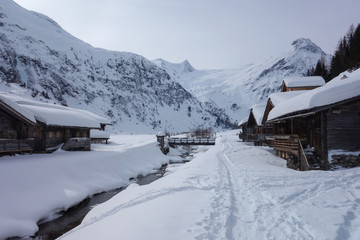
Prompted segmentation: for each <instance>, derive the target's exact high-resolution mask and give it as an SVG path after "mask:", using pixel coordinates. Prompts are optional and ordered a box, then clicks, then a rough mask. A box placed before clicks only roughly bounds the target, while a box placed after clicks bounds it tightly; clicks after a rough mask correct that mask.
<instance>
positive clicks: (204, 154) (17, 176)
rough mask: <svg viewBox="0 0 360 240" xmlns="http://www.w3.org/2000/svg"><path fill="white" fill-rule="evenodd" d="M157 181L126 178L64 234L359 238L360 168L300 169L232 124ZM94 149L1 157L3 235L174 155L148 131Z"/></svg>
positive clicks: (23, 231) (22, 230)
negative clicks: (114, 192)
mask: <svg viewBox="0 0 360 240" xmlns="http://www.w3.org/2000/svg"><path fill="white" fill-rule="evenodd" d="M217 137H218V138H217V142H216V145H215V146H211V147H199V148H198V153H197V154H196V155H195V156H194V157H195V158H194V159H193V160H192V161H191V162H189V163H187V164H185V165H178V164H175V165H170V167H169V168H168V171H169V172H168V173H167V174H166V175H165V176H164V177H163V178H161V179H159V180H157V181H155V182H153V183H151V184H149V185H144V186H138V185H137V184H134V183H133V184H131V185H130V186H129V187H128V188H127V189H126V190H124V191H122V192H120V193H119V194H117V195H116V196H115V197H113V198H112V199H110V200H109V201H107V202H105V203H103V204H100V205H98V206H96V207H95V208H94V209H92V210H91V211H90V213H89V214H88V215H87V216H86V217H85V219H84V220H83V222H82V224H81V225H80V226H78V227H77V228H75V229H73V230H72V231H70V232H69V233H67V234H65V235H63V236H62V237H60V238H61V239H358V238H359V236H360V215H359V213H360V181H359V180H360V168H353V169H342V170H337V171H326V172H325V171H308V172H298V171H294V170H292V169H287V168H286V167H285V161H284V160H282V159H280V158H278V157H276V156H274V155H273V153H272V150H271V148H268V147H254V146H252V144H250V143H243V142H241V141H240V140H239V139H238V137H237V136H236V132H235V131H230V132H227V133H222V134H218V135H217ZM111 140H112V142H111V144H109V145H94V146H93V151H91V152H63V151H58V152H56V153H53V154H34V155H24V156H17V157H2V158H0V160H1V161H0V192H1V194H0V239H2V238H6V237H7V236H12V235H23V236H26V235H31V234H32V233H34V231H36V230H37V226H36V222H37V221H38V220H39V219H41V218H43V217H44V216H48V215H51V213H53V212H54V211H55V210H59V209H64V208H65V209H66V208H68V207H69V206H70V205H73V204H74V203H76V202H78V201H80V200H81V199H83V198H84V197H86V196H88V195H91V194H94V193H95V192H99V191H104V190H109V189H113V188H116V187H119V185H120V186H121V185H127V184H129V178H130V177H134V176H136V175H138V174H139V173H141V174H146V173H149V172H151V171H152V170H153V169H154V168H158V167H159V166H160V165H161V164H162V163H165V162H168V161H169V160H173V159H174V158H176V153H175V154H174V153H173V154H170V156H164V155H162V154H161V152H160V150H159V149H158V147H157V146H156V143H155V138H154V136H145V135H141V136H140V135H137V136H136V135H133V136H130V135H128V136H112V138H111Z"/></svg>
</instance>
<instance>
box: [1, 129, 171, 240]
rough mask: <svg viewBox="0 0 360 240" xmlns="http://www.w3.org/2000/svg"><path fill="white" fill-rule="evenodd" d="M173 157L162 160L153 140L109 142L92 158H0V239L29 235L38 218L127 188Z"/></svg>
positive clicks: (124, 137) (121, 138)
mask: <svg viewBox="0 0 360 240" xmlns="http://www.w3.org/2000/svg"><path fill="white" fill-rule="evenodd" d="M170 158H172V159H174V158H176V156H165V155H163V154H162V153H161V151H160V149H159V147H157V146H156V137H155V135H122V136H121V135H117V136H111V138H110V141H109V144H108V145H105V144H93V145H92V151H91V152H65V151H61V150H59V151H57V152H55V153H52V154H33V155H28V154H27V155H19V156H15V157H11V156H4V157H1V158H0V239H4V238H6V237H9V236H28V235H32V234H34V233H35V232H36V231H37V230H38V227H37V225H36V223H37V222H38V221H39V220H40V219H42V218H46V217H48V218H52V217H55V216H56V214H55V215H54V213H55V212H56V211H60V210H63V209H67V208H69V207H70V206H72V205H74V204H76V203H78V202H79V201H81V200H82V199H84V198H86V197H87V196H89V195H92V194H95V193H98V192H101V191H105V190H111V189H115V188H118V187H121V186H126V185H128V184H129V183H130V181H129V178H131V177H136V176H137V175H138V174H143V175H145V174H147V173H150V172H153V169H154V168H159V167H160V166H161V165H162V164H163V163H166V162H168V161H169V159H170Z"/></svg>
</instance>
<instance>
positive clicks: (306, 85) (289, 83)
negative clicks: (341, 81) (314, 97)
mask: <svg viewBox="0 0 360 240" xmlns="http://www.w3.org/2000/svg"><path fill="white" fill-rule="evenodd" d="M324 84H325V80H324V79H323V78H322V77H319V76H311V77H289V78H285V79H284V80H283V82H282V84H281V92H289V91H300V90H312V89H314V88H317V87H321V86H323V85H324Z"/></svg>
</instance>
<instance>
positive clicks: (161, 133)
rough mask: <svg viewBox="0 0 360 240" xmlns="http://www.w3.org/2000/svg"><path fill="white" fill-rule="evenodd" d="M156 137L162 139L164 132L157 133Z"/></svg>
mask: <svg viewBox="0 0 360 240" xmlns="http://www.w3.org/2000/svg"><path fill="white" fill-rule="evenodd" d="M156 136H159V137H164V136H165V132H164V131H160V132H158V134H157V135H156Z"/></svg>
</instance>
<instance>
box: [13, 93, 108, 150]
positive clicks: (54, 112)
mask: <svg viewBox="0 0 360 240" xmlns="http://www.w3.org/2000/svg"><path fill="white" fill-rule="evenodd" d="M7 98H10V99H11V100H12V101H14V102H16V103H17V105H18V106H19V107H21V108H22V109H24V110H25V111H27V112H30V113H31V114H32V115H33V116H34V118H35V119H36V125H35V126H34V127H33V129H32V134H31V135H32V137H33V139H34V151H36V152H49V151H54V150H56V149H57V148H59V147H60V146H61V145H62V147H63V149H64V150H90V146H91V142H90V129H99V130H100V129H102V128H104V126H103V127H102V125H107V124H108V123H109V122H107V121H105V120H106V119H105V120H104V118H102V117H100V116H97V115H95V114H93V113H91V112H89V111H85V110H80V109H74V108H70V107H65V106H61V105H57V104H49V103H42V102H36V101H31V100H28V99H24V98H21V97H18V96H7Z"/></svg>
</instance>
